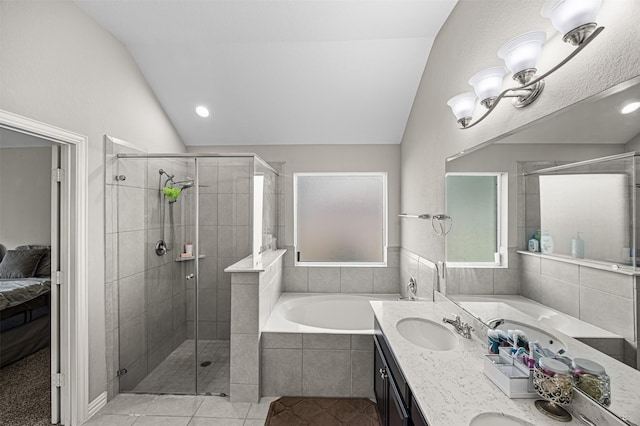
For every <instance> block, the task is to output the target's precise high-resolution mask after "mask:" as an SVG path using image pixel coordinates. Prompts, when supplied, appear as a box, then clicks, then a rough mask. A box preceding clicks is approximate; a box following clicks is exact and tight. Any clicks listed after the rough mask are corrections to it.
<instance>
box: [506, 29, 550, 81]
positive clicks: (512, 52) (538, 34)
mask: <svg viewBox="0 0 640 426" xmlns="http://www.w3.org/2000/svg"><path fill="white" fill-rule="evenodd" d="M546 39H547V34H546V33H545V32H544V31H530V32H528V33H524V34H521V35H519V36H518V37H515V38H513V39H511V40H509V41H508V42H506V43H505V44H503V45H502V47H501V48H500V50H498V57H499V58H500V59H503V60H504V63H505V65H506V66H507V68H509V71H511V72H512V73H513V74H516V73H518V72H520V71H523V70H526V69H531V68H536V63H537V62H538V58H539V57H540V54H541V53H542V43H544V42H545V40H546Z"/></svg>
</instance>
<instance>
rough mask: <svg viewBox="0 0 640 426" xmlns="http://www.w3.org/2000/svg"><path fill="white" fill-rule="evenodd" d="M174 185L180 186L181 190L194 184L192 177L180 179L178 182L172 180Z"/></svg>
mask: <svg viewBox="0 0 640 426" xmlns="http://www.w3.org/2000/svg"><path fill="white" fill-rule="evenodd" d="M174 185H177V186H179V187H180V190H181V191H184V190H185V189H187V188H191V187H192V186H193V185H195V182H194V181H193V179H187V180H181V181H178V182H174Z"/></svg>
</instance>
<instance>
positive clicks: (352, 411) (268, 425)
mask: <svg viewBox="0 0 640 426" xmlns="http://www.w3.org/2000/svg"><path fill="white" fill-rule="evenodd" d="M294 425H295V426H297V425H318V426H333V425H335V426H339V425H352V426H356V425H357V426H380V418H379V417H378V410H377V409H376V405H375V403H374V402H373V401H371V400H368V399H364V398H313V397H306V398H303V397H282V398H279V399H277V400H275V401H273V402H272V403H271V406H270V407H269V413H268V414H267V420H266V422H265V426H294Z"/></svg>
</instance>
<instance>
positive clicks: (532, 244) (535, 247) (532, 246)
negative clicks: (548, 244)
mask: <svg viewBox="0 0 640 426" xmlns="http://www.w3.org/2000/svg"><path fill="white" fill-rule="evenodd" d="M529 251H540V244H539V243H538V240H536V236H535V234H533V235H531V239H530V240H529Z"/></svg>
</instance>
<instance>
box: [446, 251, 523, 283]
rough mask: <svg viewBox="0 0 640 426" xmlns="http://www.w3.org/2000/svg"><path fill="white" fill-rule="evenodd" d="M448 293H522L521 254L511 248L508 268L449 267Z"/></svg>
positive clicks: (447, 275) (447, 273) (447, 277)
mask: <svg viewBox="0 0 640 426" xmlns="http://www.w3.org/2000/svg"><path fill="white" fill-rule="evenodd" d="M445 282H446V294H448V295H453V294H502V295H504V294H520V256H519V255H518V254H517V253H516V248H515V247H511V248H509V260H508V268H447V272H446V274H445Z"/></svg>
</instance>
